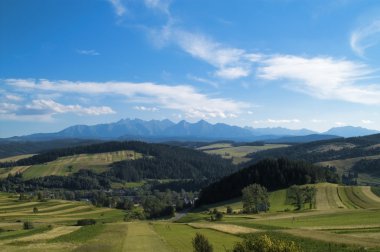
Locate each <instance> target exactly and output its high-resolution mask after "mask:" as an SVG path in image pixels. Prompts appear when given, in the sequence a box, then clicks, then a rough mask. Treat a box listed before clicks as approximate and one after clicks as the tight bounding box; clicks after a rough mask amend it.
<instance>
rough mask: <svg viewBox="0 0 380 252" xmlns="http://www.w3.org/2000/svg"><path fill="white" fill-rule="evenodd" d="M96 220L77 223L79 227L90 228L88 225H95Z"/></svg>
mask: <svg viewBox="0 0 380 252" xmlns="http://www.w3.org/2000/svg"><path fill="white" fill-rule="evenodd" d="M95 224H96V220H94V219H82V220H78V221H77V226H88V225H95Z"/></svg>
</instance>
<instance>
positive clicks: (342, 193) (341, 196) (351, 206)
mask: <svg viewBox="0 0 380 252" xmlns="http://www.w3.org/2000/svg"><path fill="white" fill-rule="evenodd" d="M337 192H338V196H339V199H340V200H341V201H342V203H343V205H345V206H346V208H349V209H357V208H359V207H358V206H356V205H355V204H354V203H353V202H352V201H351V200H350V199H349V198H348V195H347V193H346V187H345V186H338V190H337Z"/></svg>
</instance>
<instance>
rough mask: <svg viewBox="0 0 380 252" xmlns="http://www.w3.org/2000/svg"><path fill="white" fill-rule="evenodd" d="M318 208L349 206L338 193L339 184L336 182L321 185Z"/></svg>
mask: <svg viewBox="0 0 380 252" xmlns="http://www.w3.org/2000/svg"><path fill="white" fill-rule="evenodd" d="M316 202H317V205H316V208H317V210H329V209H337V208H347V207H346V206H345V205H344V204H343V202H342V200H341V199H340V197H339V195H338V186H337V185H335V184H326V185H319V186H318V187H317V195H316Z"/></svg>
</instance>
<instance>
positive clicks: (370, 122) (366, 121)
mask: <svg viewBox="0 0 380 252" xmlns="http://www.w3.org/2000/svg"><path fill="white" fill-rule="evenodd" d="M362 123H364V124H372V123H373V121H371V120H362Z"/></svg>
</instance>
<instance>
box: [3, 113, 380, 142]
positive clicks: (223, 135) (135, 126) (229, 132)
mask: <svg viewBox="0 0 380 252" xmlns="http://www.w3.org/2000/svg"><path fill="white" fill-rule="evenodd" d="M376 133H379V131H376V130H370V129H365V128H362V127H353V126H345V127H335V128H331V129H330V130H328V131H326V132H323V133H318V132H315V131H312V130H309V129H287V128H283V127H274V128H269V127H268V128H252V127H239V126H234V125H228V124H225V123H216V124H211V123H209V122H207V121H205V120H200V121H198V122H194V123H192V122H187V121H185V120H182V121H180V122H178V123H174V122H172V121H170V120H168V119H163V120H149V121H145V120H141V119H137V118H136V119H129V118H126V119H121V120H119V121H117V122H114V123H103V124H96V125H73V126H70V127H67V128H65V129H63V130H61V131H58V132H55V133H36V134H31V135H25V136H15V137H10V138H3V139H1V140H5V139H6V140H14V141H18V140H24V141H41V140H55V139H66V138H75V139H101V140H144V141H166V140H185V141H189V140H192V139H194V140H202V141H215V140H233V141H267V140H268V141H290V142H295V143H297V142H307V141H313V140H324V139H331V138H334V137H336V138H337V137H353V136H365V135H370V134H376Z"/></svg>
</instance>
